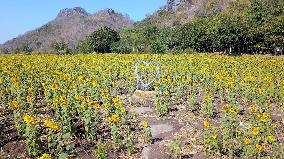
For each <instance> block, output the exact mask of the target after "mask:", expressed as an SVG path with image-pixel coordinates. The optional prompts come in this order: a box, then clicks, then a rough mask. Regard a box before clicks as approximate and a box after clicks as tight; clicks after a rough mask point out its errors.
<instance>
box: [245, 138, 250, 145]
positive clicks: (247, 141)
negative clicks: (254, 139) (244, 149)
mask: <svg viewBox="0 0 284 159" xmlns="http://www.w3.org/2000/svg"><path fill="white" fill-rule="evenodd" d="M244 143H245V144H246V145H249V144H250V143H251V141H250V139H249V138H247V137H246V138H245V139H244Z"/></svg>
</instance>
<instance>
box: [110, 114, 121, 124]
mask: <svg viewBox="0 0 284 159" xmlns="http://www.w3.org/2000/svg"><path fill="white" fill-rule="evenodd" d="M111 120H112V121H113V122H119V121H120V118H119V116H118V115H117V114H113V115H112V116H111Z"/></svg>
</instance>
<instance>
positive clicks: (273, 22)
mask: <svg viewBox="0 0 284 159" xmlns="http://www.w3.org/2000/svg"><path fill="white" fill-rule="evenodd" d="M283 10H284V1H283V0H253V1H251V2H250V3H249V4H248V2H247V1H242V0H238V1H236V2H234V3H232V4H231V6H230V7H229V8H228V9H227V10H226V11H223V12H221V13H219V14H218V15H216V16H211V17H197V18H195V19H194V20H193V21H192V22H190V23H187V24H185V25H176V26H174V27H162V28H158V27H156V26H153V25H147V26H143V27H138V28H134V29H131V30H129V29H127V30H121V31H120V36H121V39H120V41H118V42H116V43H115V44H114V45H113V51H114V52H118V53H130V52H138V53H140V52H141V53H149V52H150V53H168V52H170V53H179V52H194V51H197V52H226V53H235V54H241V53H249V54H251V53H271V52H274V49H275V48H277V47H278V48H280V49H281V48H282V49H283V46H284V14H283Z"/></svg>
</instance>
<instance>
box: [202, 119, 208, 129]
mask: <svg viewBox="0 0 284 159" xmlns="http://www.w3.org/2000/svg"><path fill="white" fill-rule="evenodd" d="M203 125H204V126H205V127H206V128H209V127H210V124H209V122H208V120H205V121H204V122H203Z"/></svg>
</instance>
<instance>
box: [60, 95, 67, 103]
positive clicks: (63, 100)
mask: <svg viewBox="0 0 284 159" xmlns="http://www.w3.org/2000/svg"><path fill="white" fill-rule="evenodd" d="M59 102H60V103H61V104H62V105H66V104H67V98H66V96H60V98H59Z"/></svg>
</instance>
